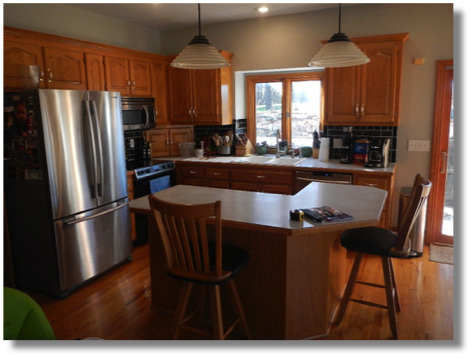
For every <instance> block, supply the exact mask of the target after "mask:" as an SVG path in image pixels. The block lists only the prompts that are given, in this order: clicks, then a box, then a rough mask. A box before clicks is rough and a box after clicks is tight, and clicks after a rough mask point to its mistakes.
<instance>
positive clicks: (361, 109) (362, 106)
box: [360, 104, 364, 115]
mask: <svg viewBox="0 0 474 360" xmlns="http://www.w3.org/2000/svg"><path fill="white" fill-rule="evenodd" d="M360 114H361V115H364V104H362V105H361V106H360Z"/></svg>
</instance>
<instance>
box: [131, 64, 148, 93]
mask: <svg viewBox="0 0 474 360" xmlns="http://www.w3.org/2000/svg"><path fill="white" fill-rule="evenodd" d="M130 82H131V94H132V95H135V96H143V97H149V96H151V76H150V63H149V62H147V61H137V60H130Z"/></svg>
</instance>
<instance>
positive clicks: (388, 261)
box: [335, 174, 431, 339]
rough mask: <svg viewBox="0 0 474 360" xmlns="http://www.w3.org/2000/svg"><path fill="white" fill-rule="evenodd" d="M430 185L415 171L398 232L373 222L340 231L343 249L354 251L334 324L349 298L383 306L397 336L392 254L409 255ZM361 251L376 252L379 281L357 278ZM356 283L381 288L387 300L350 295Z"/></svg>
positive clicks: (374, 253) (403, 256)
mask: <svg viewBox="0 0 474 360" xmlns="http://www.w3.org/2000/svg"><path fill="white" fill-rule="evenodd" d="M430 189H431V182H430V181H429V180H427V179H425V178H424V177H423V176H421V175H420V174H417V175H416V178H415V181H414V184H413V190H412V192H411V194H410V198H409V200H408V206H407V209H406V212H405V214H404V216H403V218H402V221H401V223H400V224H399V231H398V234H395V233H394V232H392V231H390V230H387V229H383V228H379V227H374V226H371V227H365V228H359V229H350V230H345V231H343V232H342V234H341V238H340V241H341V245H342V246H343V247H345V248H346V249H347V250H351V251H355V252H356V257H355V260H354V264H353V266H352V269H351V273H350V275H349V280H348V282H347V285H346V289H345V291H344V295H343V297H342V300H341V304H340V308H339V314H338V316H337V318H336V321H335V325H339V324H340V322H341V321H342V319H343V317H344V314H345V312H346V309H347V304H348V303H349V301H353V302H357V303H360V304H364V305H368V306H374V307H379V308H383V309H387V310H388V315H389V321H390V329H391V331H392V335H393V337H394V338H395V339H398V329H397V318H396V311H400V302H399V299H398V293H397V285H396V282H395V274H394V271H393V264H392V258H407V257H409V256H410V255H413V254H412V253H411V252H410V247H409V246H410V239H409V234H410V231H411V229H412V227H413V225H414V224H415V221H416V219H417V217H418V215H419V213H420V210H421V208H422V207H423V204H424V202H425V201H426V199H427V197H428V195H429V193H430ZM364 254H372V255H380V258H381V261H382V271H383V277H384V284H383V285H379V284H373V283H366V282H359V281H357V275H358V273H359V267H360V264H361V261H362V257H363V255H364ZM356 283H359V284H363V285H368V286H375V287H380V288H384V289H385V297H386V299H387V304H386V305H382V304H377V303H374V302H369V301H364V300H359V299H353V298H351V296H352V292H353V290H354V287H355V284H356ZM395 310H396V311H395Z"/></svg>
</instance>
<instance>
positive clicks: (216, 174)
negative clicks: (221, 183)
mask: <svg viewBox="0 0 474 360" xmlns="http://www.w3.org/2000/svg"><path fill="white" fill-rule="evenodd" d="M212 175H214V176H219V175H222V173H212Z"/></svg>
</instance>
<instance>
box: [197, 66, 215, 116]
mask: <svg viewBox="0 0 474 360" xmlns="http://www.w3.org/2000/svg"><path fill="white" fill-rule="evenodd" d="M220 95H221V92H220V84H219V70H194V71H193V114H194V122H195V123H198V124H219V123H220V117H221V111H220Z"/></svg>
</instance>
